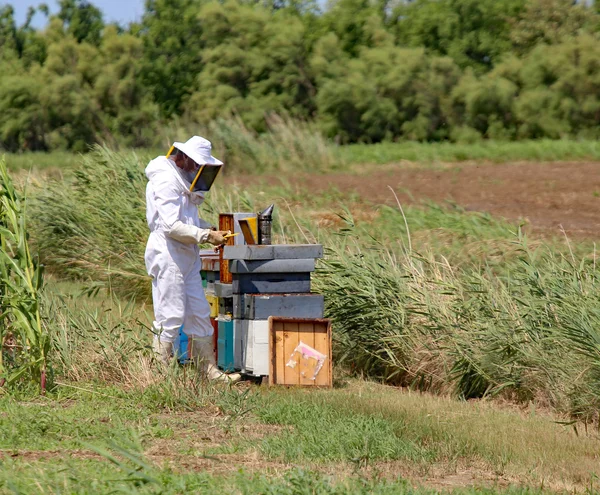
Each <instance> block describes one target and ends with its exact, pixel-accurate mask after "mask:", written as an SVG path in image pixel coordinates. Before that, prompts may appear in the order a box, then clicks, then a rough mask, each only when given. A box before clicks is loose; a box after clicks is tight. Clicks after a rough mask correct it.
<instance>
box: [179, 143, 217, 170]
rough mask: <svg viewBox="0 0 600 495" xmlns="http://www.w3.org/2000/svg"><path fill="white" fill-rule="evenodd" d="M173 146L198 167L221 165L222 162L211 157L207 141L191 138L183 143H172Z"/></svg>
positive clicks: (210, 147) (209, 144)
mask: <svg viewBox="0 0 600 495" xmlns="http://www.w3.org/2000/svg"><path fill="white" fill-rule="evenodd" d="M173 146H174V147H175V148H177V149H178V150H180V151H183V152H184V153H185V154H186V155H187V156H189V157H190V158H191V159H192V160H194V161H195V162H196V163H197V164H198V165H205V164H206V165H223V162H222V161H221V160H219V159H217V158H215V157H214V156H212V155H211V151H212V144H211V143H210V141H209V140H208V139H204V138H203V137H200V136H192V137H191V138H189V139H188V140H187V141H186V142H185V143H178V142H175V143H173Z"/></svg>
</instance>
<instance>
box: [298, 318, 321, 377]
mask: <svg viewBox="0 0 600 495" xmlns="http://www.w3.org/2000/svg"><path fill="white" fill-rule="evenodd" d="M314 327H315V325H314V323H312V322H310V323H308V322H307V323H299V324H298V333H299V335H298V341H299V342H300V341H301V342H303V343H304V344H306V345H308V346H310V347H312V348H313V349H314V347H315V333H314ZM299 361H300V364H299V367H300V373H299V375H300V376H299V380H300V385H314V380H312V379H311V378H312V376H313V375H314V373H315V368H316V364H317V363H316V361H315V360H314V359H302V358H299Z"/></svg>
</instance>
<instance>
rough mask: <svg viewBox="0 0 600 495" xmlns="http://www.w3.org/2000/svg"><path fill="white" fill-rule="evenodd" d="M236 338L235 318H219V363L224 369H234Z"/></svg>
mask: <svg viewBox="0 0 600 495" xmlns="http://www.w3.org/2000/svg"><path fill="white" fill-rule="evenodd" d="M233 349H234V338H233V320H229V321H224V320H219V337H218V339H217V356H218V361H217V364H218V366H219V368H221V369H222V370H223V371H233V370H234V355H233Z"/></svg>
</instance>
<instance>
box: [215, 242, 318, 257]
mask: <svg viewBox="0 0 600 495" xmlns="http://www.w3.org/2000/svg"><path fill="white" fill-rule="evenodd" d="M322 257H323V246H322V245H321V244H271V245H265V246H263V245H249V246H225V247H224V248H223V259H226V260H293V259H309V258H313V259H314V258H322Z"/></svg>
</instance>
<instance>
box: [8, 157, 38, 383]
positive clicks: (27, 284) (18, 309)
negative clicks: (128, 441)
mask: <svg viewBox="0 0 600 495" xmlns="http://www.w3.org/2000/svg"><path fill="white" fill-rule="evenodd" d="M25 206H26V201H25V198H24V197H23V196H21V195H20V194H19V193H18V192H17V191H16V189H15V187H14V185H13V183H12V180H11V178H10V176H9V175H8V172H7V168H6V163H5V162H4V160H2V161H0V348H1V352H0V384H3V385H7V386H10V385H13V384H14V383H16V382H17V381H19V380H23V379H28V380H34V381H39V383H40V385H41V388H42V391H45V387H46V367H47V360H48V350H49V348H50V339H49V337H48V334H47V332H46V331H45V329H44V327H43V325H42V321H41V318H40V307H39V294H40V290H41V288H42V284H43V275H42V267H41V266H40V265H39V264H38V262H37V260H36V259H35V257H34V256H32V254H31V252H30V250H29V244H28V238H27V225H26V221H25V218H26V215H25V213H26V212H25Z"/></svg>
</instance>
